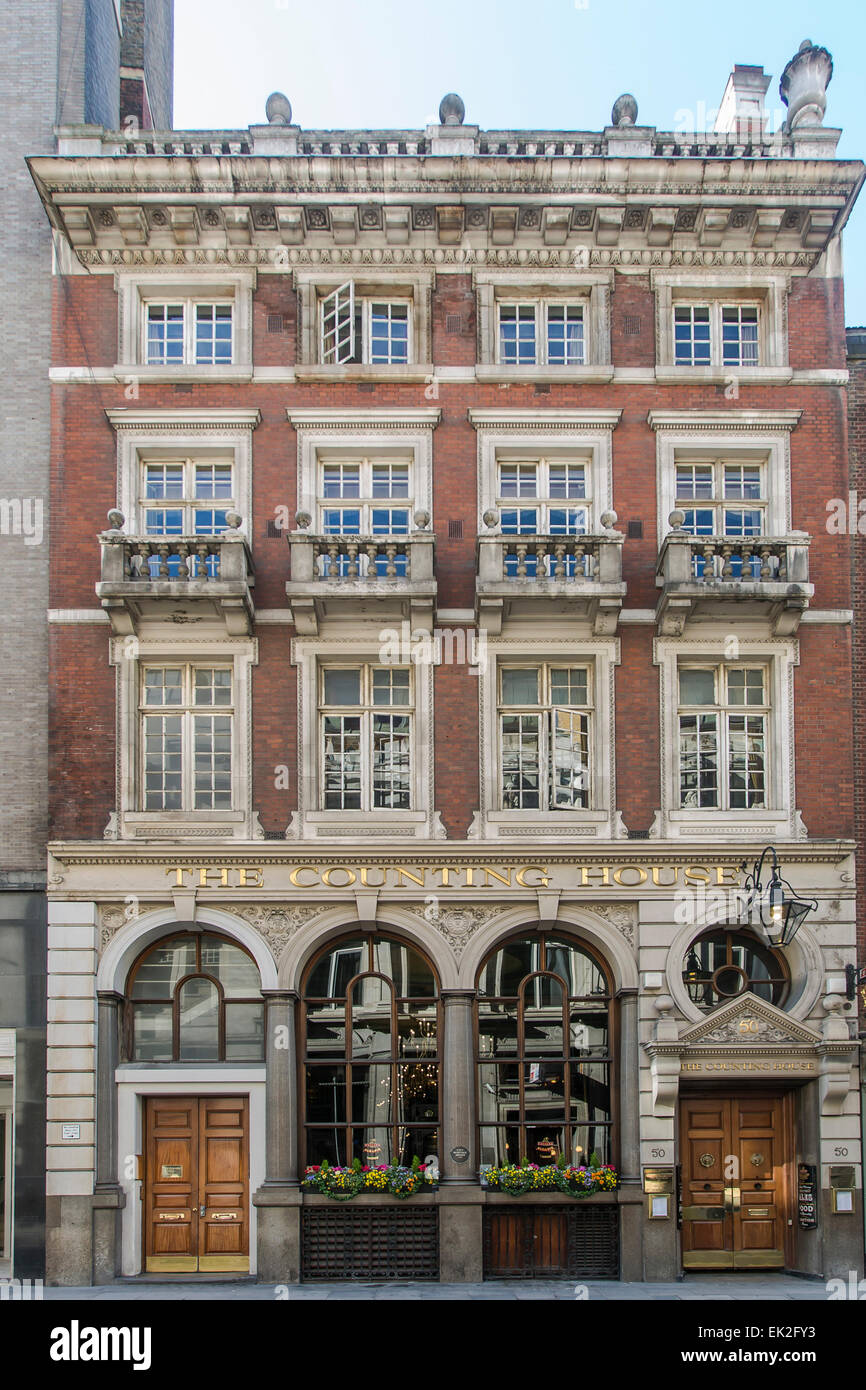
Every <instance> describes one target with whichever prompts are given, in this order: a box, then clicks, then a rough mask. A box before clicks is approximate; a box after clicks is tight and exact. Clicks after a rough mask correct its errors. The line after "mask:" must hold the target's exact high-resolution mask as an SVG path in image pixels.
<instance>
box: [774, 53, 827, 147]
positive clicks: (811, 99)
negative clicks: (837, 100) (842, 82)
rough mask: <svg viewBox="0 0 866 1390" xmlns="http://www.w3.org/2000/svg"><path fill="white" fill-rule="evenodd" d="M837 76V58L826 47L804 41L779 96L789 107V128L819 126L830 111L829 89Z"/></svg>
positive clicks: (784, 73)
mask: <svg viewBox="0 0 866 1390" xmlns="http://www.w3.org/2000/svg"><path fill="white" fill-rule="evenodd" d="M832 76H833V59H832V57H831V56H830V54H829V53H828V52H827V50H826V48H820V47H819V46H818V45H817V44H814V43H812V41H811V39H804V40H803V42H802V43H801V44H800V47H799V48H798V49H797V52H796V53H795V54H794V56H793V58H792V59H791V61H790V62H789V63H788V64H787V65H786V66H785V70H784V72H783V73H782V76H781V79H780V81H779V95H780V97H781V98H782V101H783V102H784V103H785V105H786V106H787V108H788V119H787V121H786V122H785V129H786V131H787V132H788V133H789V134H790V132H791V131H792V130H796V129H798V127H800V126H819V125H820V124H821V122H822V121H823V119H824V112H825V111H826V109H827V88H828V86H829V85H830V79H831V78H832Z"/></svg>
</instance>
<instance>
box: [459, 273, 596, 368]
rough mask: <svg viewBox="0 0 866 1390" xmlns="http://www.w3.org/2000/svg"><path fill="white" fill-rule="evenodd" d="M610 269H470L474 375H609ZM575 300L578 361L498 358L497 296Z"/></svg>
mask: <svg viewBox="0 0 866 1390" xmlns="http://www.w3.org/2000/svg"><path fill="white" fill-rule="evenodd" d="M613 276H614V272H613V271H612V270H583V269H581V268H580V267H577V266H575V267H574V268H573V269H572V268H569V269H567V270H529V269H526V270H524V269H515V270H475V271H473V275H472V280H473V285H474V287H475V291H476V295H477V304H478V364H477V367H476V375H477V377H478V379H479V380H484V381H493V380H502V381H511V380H514V379H516V380H520V381H526V380H538V381H596V380H597V381H608V380H609V379H610V378H611V377H612V375H613V366H612V365H611V353H610V295H611V291H612V288H613ZM546 298H550V299H559V300H562V299H574V300H575V301H583V303H584V305H585V306H586V311H585V314H584V332H585V348H584V351H585V360H584V362H583V364H582V365H581V366H576V365H571V366H547V365H534V366H519V365H514V364H510V363H501V362H500V361H499V360H498V359H499V345H498V335H497V330H498V315H497V311H496V306H497V301H498V300H509V301H510V300H515V299H523V300H526V299H535V300H541V299H546Z"/></svg>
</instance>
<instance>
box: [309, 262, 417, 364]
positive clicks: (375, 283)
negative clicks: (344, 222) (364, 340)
mask: <svg viewBox="0 0 866 1390" xmlns="http://www.w3.org/2000/svg"><path fill="white" fill-rule="evenodd" d="M292 279H293V283H294V287H295V291H296V293H297V296H298V346H297V362H296V367H295V374H296V376H298V377H299V379H300V378H301V377H309V376H315V377H319V376H321V377H324V378H328V377H332V376H336V377H338V378H342V377H346V376H361V377H370V378H375V379H382V380H386V381H387V380H405V379H407V378H408V379H410V380H411V379H415V378H419V377H420V379H421V380H425V379H427V378H431V379H432V374H433V365H432V363H433V326H432V325H433V315H432V296H433V279H434V272H433V271H432V270H419V271H415V272H414V273H407V272H406V270H405V269H400V270H391V269H390V268H389V267H386V266H382V265H376V264H375V263H371V264H370V265H369V266H364V267H360V266H356V265H354V264H352V265H349V266H343V267H342V268H341V269H337V270H324V269H318V270H298V269H295V270H293V272H292ZM348 280H351V281H352V283H353V285H354V288H355V295H356V297H358V298H363V299H370V298H382V299H409V300H410V301H411V308H410V322H411V334H410V340H409V361H408V363H406V364H402V363H395V364H394V365H373V364H371V363H360V362H352V363H331V362H329V363H326V362H322V360H321V345H320V343H319V301H320V299H321V298H322V297H323V295H325V294H330V293H332V292H333V291H334V290H335V289H337V288H338V287H339V286H340V285H344V284H346V282H347V281H348Z"/></svg>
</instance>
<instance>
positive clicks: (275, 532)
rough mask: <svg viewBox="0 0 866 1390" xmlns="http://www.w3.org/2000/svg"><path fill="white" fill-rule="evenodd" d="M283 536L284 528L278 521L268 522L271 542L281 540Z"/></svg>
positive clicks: (268, 534)
mask: <svg viewBox="0 0 866 1390" xmlns="http://www.w3.org/2000/svg"><path fill="white" fill-rule="evenodd" d="M282 534H283V528H282V526H281V525H280V523H279V522H278V521H269V522H268V531H267V536H268V540H269V541H273V540H279V538H280V536H282Z"/></svg>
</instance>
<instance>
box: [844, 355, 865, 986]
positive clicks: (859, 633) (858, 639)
mask: <svg viewBox="0 0 866 1390" xmlns="http://www.w3.org/2000/svg"><path fill="white" fill-rule="evenodd" d="M848 369H849V371H850V373H851V377H850V382H849V385H848V442H849V456H850V464H851V471H850V486H851V490H852V491H853V492H854V493H855V494H856V499H857V501H858V502H859V501H860V499H863V500H866V333H864V330H862V329H860V330H851V332H850V333H849V357H848ZM846 502H847V496H846ZM851 520H852V519H851V518H850V517H849V524H850V523H851ZM853 524H854V525H855V526H857V525H858V524H859V518H857V520H856V521H854V523H853ZM863 530H864V532H866V508H864V520H863ZM864 548H866V535H863V534H860V532H859V531H858V532H857V534H856V535H855V536H852V537H851V551H850V554H851V592H852V599H853V607H854V629H853V642H852V669H853V691H852V696H853V700H852V703H853V714H854V728H853V742H854V774H855V775H854V818H855V827H856V831H855V833H856V837H857V862H858V872H857V941H858V947H859V953H860V964H861V965H863V966H866V876H864V869H863V866H864V863H866V549H864Z"/></svg>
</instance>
